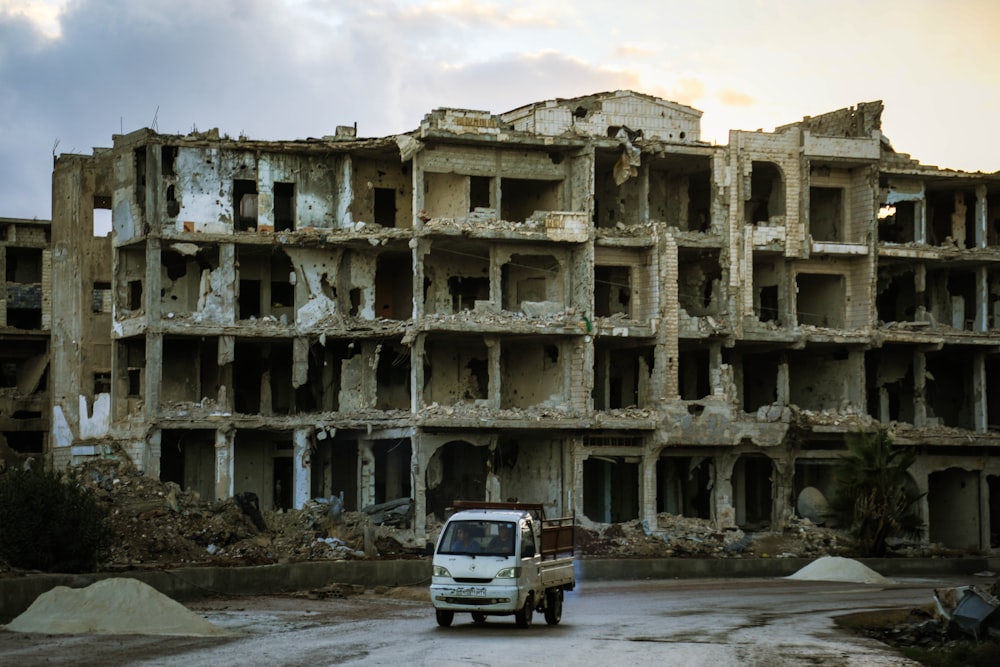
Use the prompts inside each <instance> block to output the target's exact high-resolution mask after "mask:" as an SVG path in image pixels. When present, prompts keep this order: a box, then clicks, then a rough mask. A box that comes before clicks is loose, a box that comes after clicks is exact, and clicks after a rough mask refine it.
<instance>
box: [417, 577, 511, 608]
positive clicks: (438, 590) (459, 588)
mask: <svg viewBox="0 0 1000 667" xmlns="http://www.w3.org/2000/svg"><path fill="white" fill-rule="evenodd" d="M431 602H432V603H433V604H434V608H435V609H441V610H447V611H479V612H483V613H494V614H512V613H514V612H515V611H516V610H518V609H520V608H521V606H520V604H519V603H520V591H519V590H518V587H517V586H497V585H495V584H489V585H478V584H431Z"/></svg>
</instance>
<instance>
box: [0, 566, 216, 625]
mask: <svg viewBox="0 0 1000 667" xmlns="http://www.w3.org/2000/svg"><path fill="white" fill-rule="evenodd" d="M6 628H7V630H10V631H12V632H40V633H45V634H86V633H93V634H114V635H180V636H189V637H209V636H217V635H227V634H230V633H229V631H227V630H225V629H223V628H220V627H218V626H216V625H213V624H211V623H209V622H208V621H206V620H205V619H204V618H202V617H201V616H199V615H197V614H195V613H194V612H193V611H191V610H189V609H187V608H186V607H184V605H182V604H180V603H179V602H175V601H174V600H171V599H170V598H169V597H167V596H166V595H163V594H162V593H160V592H159V591H157V590H156V589H155V588H153V587H152V586H149V585H148V584H144V583H142V582H141V581H139V580H138V579H126V578H116V579H104V580H102V581H99V582H97V583H95V584H91V585H90V586H87V587H86V588H80V589H73V588H68V587H66V586H57V587H55V588H53V589H52V590H50V591H49V592H47V593H43V594H42V595H39V596H38V598H37V599H36V600H35V601H34V602H33V603H32V604H31V606H30V607H28V609H27V610H26V611H25V612H24V613H23V614H21V615H20V616H18V617H17V618H15V619H14V620H13V621H11V622H10V624H9V625H7V626H6Z"/></svg>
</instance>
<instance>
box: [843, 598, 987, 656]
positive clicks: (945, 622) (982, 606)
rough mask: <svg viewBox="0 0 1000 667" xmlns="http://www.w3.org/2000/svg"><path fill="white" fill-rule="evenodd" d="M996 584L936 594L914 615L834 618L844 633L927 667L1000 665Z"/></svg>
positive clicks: (883, 613)
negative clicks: (874, 641) (881, 645)
mask: <svg viewBox="0 0 1000 667" xmlns="http://www.w3.org/2000/svg"><path fill="white" fill-rule="evenodd" d="M998 594H1000V581H994V582H993V584H992V585H991V586H990V587H989V588H988V589H985V588H983V587H980V586H959V587H957V588H947V589H936V590H934V591H933V594H932V601H930V602H928V603H927V604H926V605H923V606H920V607H916V608H913V609H880V610H873V611H863V612H857V613H853V614H845V615H843V616H838V617H836V618H835V619H834V620H835V622H836V624H837V625H838V626H840V627H842V628H845V629H848V630H851V631H854V632H858V633H860V634H863V635H865V636H867V637H871V638H873V639H877V640H879V641H881V642H883V643H886V644H889V645H890V646H893V647H895V648H897V649H899V650H900V651H901V652H902V653H903V654H904V655H905V656H906V657H908V658H910V659H912V660H917V661H919V662H921V663H922V664H925V665H963V667H979V666H983V667H985V666H987V665H988V666H989V667H993V666H994V665H997V664H1000V630H998V628H1000V612H997V608H998V597H997V596H998Z"/></svg>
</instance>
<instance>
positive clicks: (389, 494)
mask: <svg viewBox="0 0 1000 667" xmlns="http://www.w3.org/2000/svg"><path fill="white" fill-rule="evenodd" d="M881 112H882V104H881V103H880V102H872V103H862V104H858V105H857V106H855V107H851V108H847V109H842V110H839V111H834V112H831V113H828V114H825V115H822V116H816V117H807V118H804V119H803V120H801V121H800V122H796V123H793V124H790V125H786V126H783V127H779V128H776V129H775V130H774V131H773V132H762V131H756V132H746V131H732V132H731V133H730V136H729V143H728V145H711V144H709V143H707V142H704V141H701V139H700V134H699V130H700V118H701V112H700V111H698V110H696V109H693V108H690V107H687V106H683V105H680V104H676V103H673V102H669V101H666V100H662V99H658V98H655V97H651V96H648V95H644V94H639V93H635V92H631V91H617V92H612V93H602V94H596V95H591V96H586V97H580V98H574V99H556V100H549V101H544V102H539V103H534V104H530V105H527V106H524V107H521V108H518V109H515V110H513V111H509V112H506V113H502V114H492V113H490V112H485V111H472V110H464V109H450V108H449V109H437V110H434V111H432V112H431V113H429V114H427V115H426V116H425V118H424V119H423V121H422V122H421V123H420V126H419V128H418V129H416V130H414V131H411V132H408V133H405V134H400V135H396V136H389V137H384V138H374V139H370V138H369V139H363V138H358V137H357V136H356V135H357V133H356V130H355V128H353V127H340V128H338V129H337V132H336V134H335V135H331V136H324V137H322V138H314V139H305V140H296V141H255V140H252V139H249V138H246V137H238V138H231V137H228V136H220V135H219V133H218V131H210V132H193V133H190V134H187V135H168V134H160V133H157V132H154V131H152V130H149V129H144V130H139V131H136V132H132V133H130V134H123V135H116V136H114V137H113V146H112V147H110V148H102V149H95V150H94V152H93V154H92V155H61V156H59V157H58V158H57V159H56V162H55V170H54V174H53V209H52V224H51V242H50V243H43V242H42V241H41V240H40V238H41V237H39V238H38V239H36V238H35V236H32V235H31V234H28V239H27V240H26V241H25V242H23V243H21V245H17V243H20V240H21V238H22V236H21V229H22V227H23V228H24V229H25V230H26V231H27V232H30V233H33V234H36V235H37V231H38V230H39V229H43V228H42V227H38V228H36V227H35V226H34V225H31V224H27V223H25V224H21V223H20V222H19V221H18V222H15V223H10V222H8V221H0V223H2V224H0V228H4V229H6V230H7V234H6V237H5V245H4V249H5V250H6V256H5V258H4V266H5V267H6V268H5V271H4V272H3V275H5V277H6V282H5V283H4V284H5V285H6V289H5V291H4V293H3V296H4V297H5V298H6V299H7V308H6V318H7V319H6V321H4V322H3V323H2V324H4V328H3V329H2V330H0V332H2V333H0V335H2V336H4V338H3V340H4V341H5V343H4V352H3V355H4V356H3V363H4V366H3V374H2V378H3V381H4V388H3V392H4V393H3V394H2V398H3V400H4V403H3V406H4V413H3V414H2V415H0V419H2V420H3V421H2V422H0V423H2V425H3V428H4V429H6V431H5V432H6V435H7V441H8V446H10V447H12V448H13V449H14V450H15V451H17V452H21V453H35V454H42V455H44V456H45V457H46V458H47V460H48V462H50V463H51V464H53V465H55V466H56V467H62V466H66V465H71V464H78V463H82V462H85V461H87V460H88V459H90V458H93V457H102V456H107V455H109V453H110V450H109V448H110V446H111V445H110V444H109V443H115V444H116V446H120V447H122V448H123V451H125V452H126V453H127V455H128V456H130V457H131V458H132V459H133V460H134V461H135V463H136V464H137V465H138V466H139V467H140V468H141V469H143V470H144V471H146V473H147V474H149V475H153V476H156V477H158V478H159V479H161V480H165V481H174V482H176V483H178V484H179V485H181V486H182V487H183V488H185V489H189V490H194V491H197V492H198V493H199V494H201V496H202V497H204V498H225V497H230V496H233V495H235V494H238V493H242V492H247V491H249V492H253V493H256V494H257V495H258V496H259V498H260V500H261V506H262V507H266V508H271V507H279V508H281V507H285V508H287V507H302V506H303V505H304V504H305V503H306V502H307V501H308V500H309V499H311V498H317V497H330V496H333V495H337V494H340V493H343V494H344V505H345V507H346V508H347V509H349V510H350V509H358V508H361V507H363V506H366V505H369V504H372V503H381V502H385V501H391V500H394V499H397V498H412V504H413V515H412V521H411V526H410V528H411V530H412V531H413V534H414V535H417V536H420V535H423V534H425V533H426V531H427V530H428V528H429V526H430V525H432V524H433V522H434V517H435V516H436V517H438V518H442V517H443V516H444V512H445V508H446V507H447V506H448V504H449V503H450V501H451V500H452V499H455V498H466V499H489V500H505V499H510V498H517V499H519V500H522V501H526V502H539V503H544V505H545V506H546V508H547V510H548V511H549V512H550V513H551V514H553V515H566V514H575V516H576V517H577V518H578V520H580V522H582V523H588V522H589V523H592V524H604V523H610V522H619V521H627V520H633V519H644V520H648V521H649V522H650V524H651V525H653V526H655V523H656V517H657V514H659V513H664V512H667V513H672V514H677V515H683V516H689V517H700V518H705V519H711V520H712V521H714V522H715V523H716V524H717V525H718V526H719V527H721V528H725V527H731V526H738V527H741V528H744V529H747V530H754V529H759V528H764V527H771V528H774V529H777V528H781V527H782V526H785V525H786V524H787V523H788V522H789V520H790V519H791V517H792V516H793V514H795V513H796V505H797V501H798V499H799V496H800V494H802V492H803V491H804V490H807V489H808V490H809V491H811V492H814V493H815V492H817V490H818V492H819V493H820V494H829V493H830V491H831V488H832V470H833V466H834V464H835V463H836V462H837V460H838V457H839V456H840V455H841V454H843V453H844V452H845V451H846V446H845V440H846V438H848V437H849V436H850V435H852V434H854V433H857V432H858V431H861V430H872V429H874V428H878V427H886V428H889V429H891V431H892V434H893V438H894V441H895V442H896V443H897V444H899V445H902V446H906V447H912V448H915V450H916V452H917V463H916V464H915V465H914V466H913V468H911V470H910V472H911V474H912V482H913V484H914V486H915V488H916V489H918V490H920V491H923V492H926V495H925V496H924V498H923V499H922V501H921V507H920V510H921V513H922V515H923V517H924V518H925V519H926V522H927V528H926V537H927V538H929V539H930V540H933V541H935V542H941V543H943V544H945V545H948V546H952V547H955V548H974V549H983V548H989V547H991V546H997V545H998V539H1000V481H998V480H1000V465H998V464H997V462H996V459H995V457H994V456H993V455H992V454H993V453H994V452H996V451H998V450H997V447H998V445H1000V434H998V432H997V429H998V425H1000V380H998V379H997V378H1000V261H998V260H1000V173H994V174H983V173H965V172H958V171H952V170H946V169H940V168H938V167H930V166H925V165H922V164H920V163H919V162H917V161H916V160H913V159H911V158H910V157H909V156H908V155H905V154H901V153H897V152H895V151H894V150H893V148H892V146H891V145H890V143H889V142H888V140H887V139H886V137H885V136H884V135H883V134H882V132H881ZM95 215H97V216H100V217H101V218H103V219H110V221H111V222H110V224H111V225H112V227H113V232H112V234H110V235H109V236H98V237H95V236H94V232H93V230H94V220H95V217H94V216H95ZM15 229H16V234H15V233H14V231H12V230H15ZM0 238H4V237H0ZM29 241H30V242H29ZM49 254H51V282H50V283H48V284H46V281H47V280H48V278H47V277H46V276H48V275H49V274H48V268H47V267H48V264H47V261H48V257H49ZM12 258H13V259H12ZM39 258H44V260H45V261H41V262H40V265H41V267H40V268H34V269H30V268H23V267H24V266H27V265H29V264H31V265H32V266H35V265H37V264H39V262H35V260H36V259H39ZM32 262H34V264H32ZM12 267H13V268H12ZM38 284H41V287H42V290H41V297H35V296H32V295H33V294H34V292H32V290H33V289H35V287H34V286H36V285H38ZM48 287H51V290H52V291H51V299H50V301H51V305H49V297H48V296H47V292H46V290H47V289H48ZM39 298H40V299H41V310H40V311H38V309H37V308H36V307H35V304H37V303H38V300H39ZM12 303H13V304H14V305H13V306H12V305H11V304H12ZM23 304H28V305H23ZM28 311H30V312H28ZM36 311H38V312H36ZM39 317H40V319H39ZM29 320H30V321H29ZM12 329H18V330H21V329H28V331H27V332H21V331H18V332H17V333H11V331H12ZM49 332H50V333H51V346H50V347H48V334H49ZM15 338H16V340H17V341H18V342H17V345H18V346H19V348H18V349H22V350H23V357H24V359H36V361H34V362H32V361H25V360H21V359H20V358H19V359H17V360H15V359H14V358H12V357H11V354H12V352H11V351H10V350H13V348H10V347H9V346H8V345H7V343H6V341H8V340H15ZM39 358H42V359H43V360H44V359H50V364H49V370H48V373H47V390H46V391H47V392H48V393H47V395H46V399H45V400H50V401H51V408H50V410H51V412H50V413H45V411H44V410H43V409H42V408H41V407H40V403H41V399H38V398H35V394H32V390H38V391H41V387H42V386H43V385H41V384H39V381H38V376H39V375H40V373H41V371H40V367H41V368H44V366H45V364H44V363H42V362H40V361H38V359H39ZM12 389H13V390H14V393H13V394H12V393H11V390H12ZM46 409H48V408H46ZM17 415H22V416H25V415H27V416H28V421H29V422H30V423H31V424H32V425H45V427H46V428H47V429H48V432H47V434H46V435H45V437H39V436H38V435H33V433H34V432H33V431H31V430H30V429H29V428H27V427H25V428H16V427H12V426H11V424H12V423H14V422H16V421H17V419H18V417H17ZM36 431H37V429H36ZM12 432H13V433H14V437H13V438H12V437H11V433H12Z"/></svg>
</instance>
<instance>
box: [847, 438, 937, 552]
mask: <svg viewBox="0 0 1000 667" xmlns="http://www.w3.org/2000/svg"><path fill="white" fill-rule="evenodd" d="M847 444H848V450H849V454H847V455H845V456H843V457H842V460H841V463H840V464H839V465H838V467H837V470H836V472H835V476H834V480H835V486H834V492H833V497H832V499H831V501H830V511H829V514H830V515H831V518H833V519H835V520H836V521H837V522H838V524H839V525H840V526H843V527H846V528H847V530H848V531H849V532H850V533H851V535H852V536H853V537H854V538H855V539H856V540H857V543H858V549H859V551H860V552H861V555H863V556H884V555H885V553H886V550H887V548H888V545H887V544H886V540H888V539H889V538H890V537H913V536H917V535H919V533H920V529H921V528H923V522H922V521H921V519H920V516H919V515H918V514H917V512H916V503H917V501H918V500H920V498H922V497H923V494H920V493H916V492H915V491H913V490H912V489H911V488H910V487H909V486H908V484H907V481H908V475H907V472H906V471H907V469H908V468H909V467H910V466H911V465H912V464H913V461H914V458H915V454H914V452H913V451H912V450H910V449H903V448H900V447H894V446H893V444H892V438H891V437H890V436H889V434H888V433H887V432H886V431H885V430H882V429H880V430H878V431H876V432H875V433H858V434H857V435H855V436H853V437H849V438H848V443H847Z"/></svg>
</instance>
